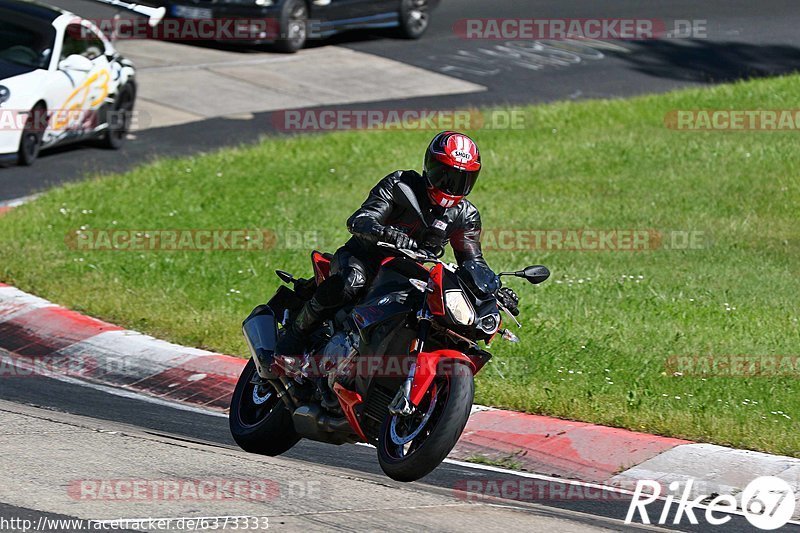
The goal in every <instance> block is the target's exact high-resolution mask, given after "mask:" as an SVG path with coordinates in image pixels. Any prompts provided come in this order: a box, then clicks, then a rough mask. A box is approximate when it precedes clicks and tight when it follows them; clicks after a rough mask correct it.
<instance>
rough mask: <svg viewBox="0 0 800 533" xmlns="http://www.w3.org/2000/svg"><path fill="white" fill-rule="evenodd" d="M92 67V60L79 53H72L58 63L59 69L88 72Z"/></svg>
mask: <svg viewBox="0 0 800 533" xmlns="http://www.w3.org/2000/svg"><path fill="white" fill-rule="evenodd" d="M92 67H94V64H93V63H92V60H91V59H89V58H88V57H84V56H82V55H79V54H72V55H71V56H67V57H66V58H65V59H63V60H62V61H61V63H59V64H58V68H59V70H76V71H78V72H89V71H90V70H92Z"/></svg>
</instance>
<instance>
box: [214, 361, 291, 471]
mask: <svg viewBox="0 0 800 533" xmlns="http://www.w3.org/2000/svg"><path fill="white" fill-rule="evenodd" d="M255 377H257V371H256V365H255V363H254V362H253V360H252V359H250V361H248V362H247V365H245V367H244V370H243V371H242V374H241V376H239V381H238V382H237V383H236V389H234V391H233V397H232V398H231V409H230V415H229V417H228V420H229V423H230V428H231V435H232V436H233V440H235V441H236V444H238V445H239V446H240V447H241V448H242V449H243V450H244V451H246V452H250V453H257V454H260V455H270V456H275V455H280V454H282V453H284V452H286V451H288V450H289V449H290V448H292V446H294V445H295V444H297V442H298V441H299V440H300V436H299V435H298V434H297V432H296V431H295V430H294V423H293V422H292V414H291V413H290V412H289V409H288V408H287V407H286V404H285V403H283V400H281V399H280V398H279V397H278V392H277V391H276V390H275V388H274V386H273V385H272V384H267V385H255V384H254V383H252V380H253V378H255Z"/></svg>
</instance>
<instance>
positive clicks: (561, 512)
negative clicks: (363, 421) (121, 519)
mask: <svg viewBox="0 0 800 533" xmlns="http://www.w3.org/2000/svg"><path fill="white" fill-rule="evenodd" d="M0 400H6V401H10V402H14V403H16V404H20V405H26V406H33V407H36V408H37V409H39V410H41V412H42V413H43V414H44V415H46V414H47V412H50V411H52V412H60V413H70V414H73V415H77V416H82V417H89V418H92V419H97V420H101V421H109V422H122V423H124V424H126V425H130V426H135V427H136V428H139V429H140V430H141V431H142V432H143V433H146V434H152V435H158V436H160V437H164V438H168V439H173V440H176V441H186V442H193V443H200V444H211V445H213V446H218V447H220V446H221V447H223V448H226V449H231V448H236V446H235V444H234V443H233V441H232V439H231V437H230V434H229V433H228V422H227V419H226V418H225V417H224V416H221V415H220V414H218V413H208V414H205V413H202V412H200V411H199V410H197V409H193V408H192V409H180V408H177V407H175V406H173V405H167V404H166V403H155V402H151V401H145V400H144V399H142V397H141V396H138V395H134V394H129V393H127V392H124V391H118V393H117V394H113V393H111V394H110V393H109V392H108V391H107V390H101V389H98V388H92V387H86V386H82V385H79V384H75V383H68V382H64V381H59V380H55V379H52V378H48V377H44V376H36V377H23V376H20V377H9V376H3V377H0ZM47 438H58V435H53V436H52V437H47ZM283 457H284V458H288V459H291V460H293V461H297V462H299V463H302V464H319V465H325V466H327V467H332V468H335V469H340V470H343V471H346V472H348V476H351V477H353V478H354V479H366V480H371V481H378V482H380V483H381V484H384V485H389V486H395V487H400V486H402V484H399V483H395V482H393V481H392V480H390V479H388V478H386V477H385V476H384V475H383V474H382V472H381V471H380V467H379V466H378V463H377V458H376V455H375V450H374V449H372V448H369V447H366V446H350V445H345V446H340V447H334V446H329V445H323V444H318V443H314V442H310V441H301V443H299V444H298V445H297V446H296V447H295V448H294V449H292V450H291V451H290V452H288V453H287V454H285V455H284V456H283ZM55 459H56V458H54V457H42V461H43V462H45V464H48V463H47V461H54V462H53V468H58V466H56V463H55ZM124 460H125V458H124V457H121V458H120V461H124ZM131 475H132V476H135V475H136V473H135V472H132V473H131ZM218 475H219V476H224V475H225V472H219V473H218ZM254 475H255V474H254ZM519 479H520V478H519V477H518V476H517V475H516V474H515V473H513V472H509V471H501V470H498V469H489V470H483V469H480V468H475V467H470V466H464V465H462V464H457V463H444V464H442V465H441V466H440V467H439V468H438V469H437V470H435V471H434V472H433V473H432V474H430V475H429V476H427V477H426V478H424V479H423V480H422V481H419V482H417V483H414V486H415V487H414V488H415V489H416V490H421V491H424V492H431V493H438V494H442V493H444V494H449V495H451V496H452V495H453V494H454V490H455V488H456V487H459V486H462V487H463V484H464V482H465V481H466V480H480V481H483V482H487V481H503V480H511V481H519ZM558 485H559V483H558V482H557V481H555V482H553V484H552V485H550V490H552V491H553V492H557V490H558V489H556V486H558ZM562 490H564V491H566V488H564V487H562ZM629 502H630V500H629V498H628V497H627V496H624V495H623V496H621V497H612V498H602V499H585V498H565V499H561V498H552V499H550V498H548V499H545V500H541V499H538V500H532V501H517V500H509V501H508V503H509V504H513V505H515V506H520V507H522V508H524V509H525V510H526V511H527V512H530V513H545V514H546V515H549V514H551V513H555V515H556V516H559V517H560V518H562V519H564V520H567V521H569V522H572V523H576V524H579V525H580V524H585V525H586V526H587V527H589V526H593V527H601V528H609V529H612V530H634V529H636V528H633V527H631V526H625V525H624V523H623V520H624V518H625V515H626V513H627V510H628V505H629ZM658 510H660V507H659V508H658ZM17 511H19V512H23V511H25V510H24V509H16V508H8V509H5V510H4V509H3V507H2V504H0V516H9V513H10V515H11V516H19V515H18V514H15V513H17ZM698 518H699V519H700V524H699V525H697V526H690V525H688V524H680V525H677V526H674V525H666V526H660V527H662V528H667V529H675V530H680V531H709V530H710V529H709V528H710V526H709V525H708V524H705V523H704V519H703V518H702V514H701V513H698ZM684 522H685V520H684ZM719 529H720V531H725V532H726V533H727V532H745V531H758V530H756V529H754V528H752V527H751V526H750V525H749V523H747V521H746V520H745V519H744V518H742V517H740V516H734V517H733V519H732V520H731V521H730V522H729V523H727V524H725V526H724V528H719ZM783 530H785V531H800V527H797V526H787V527H786V528H785V529H783Z"/></svg>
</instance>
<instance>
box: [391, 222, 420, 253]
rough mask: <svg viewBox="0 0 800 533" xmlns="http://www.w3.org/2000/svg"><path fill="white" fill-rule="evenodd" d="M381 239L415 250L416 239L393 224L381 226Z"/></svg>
mask: <svg viewBox="0 0 800 533" xmlns="http://www.w3.org/2000/svg"><path fill="white" fill-rule="evenodd" d="M383 240H384V241H386V242H388V243H390V244H394V245H395V246H397V247H398V248H402V249H404V250H417V249H419V245H418V244H417V241H415V240H414V239H412V238H411V237H409V236H408V235H406V234H405V233H403V232H402V231H400V230H399V229H397V228H395V227H393V226H387V227H385V228H383Z"/></svg>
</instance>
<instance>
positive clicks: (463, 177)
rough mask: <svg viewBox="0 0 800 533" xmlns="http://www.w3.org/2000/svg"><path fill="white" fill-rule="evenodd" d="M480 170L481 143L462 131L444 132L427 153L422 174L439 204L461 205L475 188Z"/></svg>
mask: <svg viewBox="0 0 800 533" xmlns="http://www.w3.org/2000/svg"><path fill="white" fill-rule="evenodd" d="M480 173H481V153H480V152H479V151H478V145H477V144H475V141H473V140H472V139H470V138H469V137H467V136H466V135H464V134H462V133H457V132H455V131H443V132H442V133H440V134H438V135H437V136H436V137H434V138H433V141H431V144H430V146H428V150H427V151H426V152H425V164H424V166H423V174H422V175H423V176H424V177H425V180H426V182H427V185H428V197H429V198H430V199H431V202H433V203H434V204H436V205H440V206H442V207H452V206H454V205H457V204H458V203H459V202H460V201H461V200H462V199H463V198H464V197H465V196H466V195H468V194H469V193H470V191H472V187H474V186H475V182H476V181H478V174H480Z"/></svg>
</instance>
